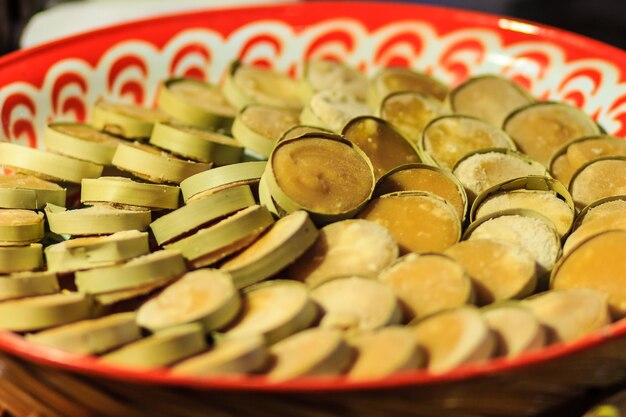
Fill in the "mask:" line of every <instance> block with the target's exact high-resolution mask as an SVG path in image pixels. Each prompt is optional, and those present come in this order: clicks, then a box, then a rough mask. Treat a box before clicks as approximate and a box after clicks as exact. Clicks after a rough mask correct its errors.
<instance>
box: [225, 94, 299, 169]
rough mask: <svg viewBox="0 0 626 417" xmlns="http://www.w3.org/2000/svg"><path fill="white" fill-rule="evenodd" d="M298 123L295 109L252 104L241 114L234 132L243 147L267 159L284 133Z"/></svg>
mask: <svg viewBox="0 0 626 417" xmlns="http://www.w3.org/2000/svg"><path fill="white" fill-rule="evenodd" d="M298 123H299V119H298V113H297V112H295V111H294V110H293V109H288V108H281V107H274V106H268V105H262V104H250V105H248V106H246V107H244V108H243V109H242V110H241V111H240V112H239V114H238V115H237V117H236V118H235V122H234V123H233V127H232V131H233V136H234V137H235V139H237V140H238V141H239V142H240V143H241V144H242V145H244V146H245V147H246V148H248V149H250V150H252V151H254V152H256V153H258V154H259V155H262V156H263V157H266V158H267V157H269V156H270V154H271V153H272V149H274V146H275V145H276V142H277V141H278V139H279V138H280V137H281V136H282V135H283V133H285V132H286V131H287V130H289V129H290V128H292V127H294V126H297V125H298Z"/></svg>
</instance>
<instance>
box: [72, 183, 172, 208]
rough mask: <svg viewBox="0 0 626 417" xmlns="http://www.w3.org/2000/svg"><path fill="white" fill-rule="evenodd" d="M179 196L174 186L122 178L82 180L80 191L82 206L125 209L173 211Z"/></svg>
mask: <svg viewBox="0 0 626 417" xmlns="http://www.w3.org/2000/svg"><path fill="white" fill-rule="evenodd" d="M179 195H180V189H179V188H178V187H172V186H170V185H162V184H146V183H143V182H138V181H133V180H131V179H130V178H124V177H100V178H93V179H91V178H85V179H83V181H82V183H81V189H80V201H81V203H83V204H87V205H95V204H97V203H106V204H109V205H111V206H113V207H116V206H117V207H118V208H129V209H130V208H133V207H134V208H139V209H153V210H159V209H176V208H178V198H179Z"/></svg>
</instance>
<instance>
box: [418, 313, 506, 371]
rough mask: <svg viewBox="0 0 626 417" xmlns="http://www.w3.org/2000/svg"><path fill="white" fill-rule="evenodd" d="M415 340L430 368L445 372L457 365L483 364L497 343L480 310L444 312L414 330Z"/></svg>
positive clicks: (492, 352) (423, 322) (419, 324)
mask: <svg viewBox="0 0 626 417" xmlns="http://www.w3.org/2000/svg"><path fill="white" fill-rule="evenodd" d="M413 332H414V336H415V340H416V342H417V344H418V346H420V347H421V348H422V349H424V351H425V352H426V355H427V357H428V362H427V365H426V366H427V368H428V370H429V371H431V372H433V373H442V372H446V371H449V370H451V369H454V368H456V367H457V366H460V365H464V364H468V363H476V362H484V361H486V360H488V359H489V358H491V357H492V355H493V354H494V352H495V347H496V345H495V340H494V337H493V335H492V334H491V332H490V330H489V327H488V326H487V323H486V322H485V320H484V319H483V318H482V316H481V314H480V313H479V312H478V310H477V309H475V308H471V307H463V308H456V309H453V310H447V311H443V312H441V313H439V314H435V315H433V316H429V317H427V318H425V319H424V320H421V321H419V322H417V324H415V326H414V327H413Z"/></svg>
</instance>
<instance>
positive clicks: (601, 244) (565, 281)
mask: <svg viewBox="0 0 626 417" xmlns="http://www.w3.org/2000/svg"><path fill="white" fill-rule="evenodd" d="M625 242H626V231H624V230H613V231H609V232H606V233H602V234H600V235H597V236H595V237H593V238H591V239H589V240H586V241H585V242H584V243H582V244H581V245H580V246H578V247H577V248H576V249H575V250H574V251H572V252H571V253H569V254H568V255H567V256H566V257H565V258H564V259H563V261H562V262H560V263H559V264H558V265H557V267H556V268H555V270H554V272H553V274H552V280H551V287H552V288H554V289H556V290H560V289H568V288H591V289H594V290H597V291H599V292H602V293H603V294H605V295H606V296H607V297H608V303H609V307H610V308H611V312H612V313H613V315H614V316H615V317H620V318H621V317H624V316H626V266H625V265H624V259H626V244H625Z"/></svg>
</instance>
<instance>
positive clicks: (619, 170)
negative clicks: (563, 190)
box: [569, 156, 626, 208]
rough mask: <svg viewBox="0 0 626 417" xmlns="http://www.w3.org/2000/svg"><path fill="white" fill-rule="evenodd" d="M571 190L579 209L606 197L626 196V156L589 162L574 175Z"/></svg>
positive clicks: (570, 185) (570, 184)
mask: <svg viewBox="0 0 626 417" xmlns="http://www.w3.org/2000/svg"><path fill="white" fill-rule="evenodd" d="M569 189H570V192H571V193H572V198H573V199H574V202H575V203H576V206H577V207H578V208H583V207H585V206H587V205H589V204H591V203H593V202H594V201H597V200H600V199H603V198H606V197H613V196H617V195H624V194H626V156H622V157H619V156H618V157H605V158H602V159H594V160H592V161H591V162H588V163H587V164H585V165H583V166H582V167H581V168H580V169H579V170H578V171H577V172H576V173H574V175H573V176H572V179H571V181H570V183H569Z"/></svg>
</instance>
